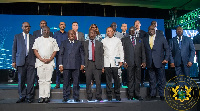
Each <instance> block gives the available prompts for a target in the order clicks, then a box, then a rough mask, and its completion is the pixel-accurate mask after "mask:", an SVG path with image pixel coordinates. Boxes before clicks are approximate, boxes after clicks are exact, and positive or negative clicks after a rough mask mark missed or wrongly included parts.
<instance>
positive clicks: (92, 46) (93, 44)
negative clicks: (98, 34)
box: [91, 40, 95, 61]
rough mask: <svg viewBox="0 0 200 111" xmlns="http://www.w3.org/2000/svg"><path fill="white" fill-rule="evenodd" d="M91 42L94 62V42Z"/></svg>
mask: <svg viewBox="0 0 200 111" xmlns="http://www.w3.org/2000/svg"><path fill="white" fill-rule="evenodd" d="M91 42H92V60H93V61H95V57H94V50H95V47H94V42H93V40H92V41H91Z"/></svg>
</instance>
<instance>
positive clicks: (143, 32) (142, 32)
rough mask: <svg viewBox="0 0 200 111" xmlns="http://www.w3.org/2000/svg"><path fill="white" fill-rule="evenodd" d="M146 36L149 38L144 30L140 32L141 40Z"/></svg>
mask: <svg viewBox="0 0 200 111" xmlns="http://www.w3.org/2000/svg"><path fill="white" fill-rule="evenodd" d="M146 36H147V33H146V32H145V31H144V30H140V31H139V37H140V38H142V39H143V38H144V37H146Z"/></svg>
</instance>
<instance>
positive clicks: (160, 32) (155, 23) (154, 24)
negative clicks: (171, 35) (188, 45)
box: [151, 21, 164, 35]
mask: <svg viewBox="0 0 200 111" xmlns="http://www.w3.org/2000/svg"><path fill="white" fill-rule="evenodd" d="M151 25H153V26H154V27H155V30H156V33H159V34H163V35H164V32H163V31H162V30H158V28H157V26H158V24H157V22H156V21H152V22H151Z"/></svg>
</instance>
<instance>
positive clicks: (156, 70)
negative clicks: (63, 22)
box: [143, 25, 169, 100]
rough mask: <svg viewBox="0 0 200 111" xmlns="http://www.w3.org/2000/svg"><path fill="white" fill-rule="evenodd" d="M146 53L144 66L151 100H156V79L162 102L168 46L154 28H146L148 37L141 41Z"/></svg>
mask: <svg viewBox="0 0 200 111" xmlns="http://www.w3.org/2000/svg"><path fill="white" fill-rule="evenodd" d="M143 42H144V46H145V53H146V66H147V69H148V73H149V77H150V78H149V80H150V81H149V85H150V96H151V99H155V98H156V78H157V80H158V84H157V85H158V92H159V95H160V99H161V100H164V87H165V84H166V78H165V65H166V64H167V63H168V60H169V45H168V43H167V40H166V39H165V37H164V36H163V35H162V34H156V31H155V29H154V26H153V25H151V26H149V28H148V35H147V36H146V37H145V38H144V39H143Z"/></svg>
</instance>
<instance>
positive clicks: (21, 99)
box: [16, 97, 25, 103]
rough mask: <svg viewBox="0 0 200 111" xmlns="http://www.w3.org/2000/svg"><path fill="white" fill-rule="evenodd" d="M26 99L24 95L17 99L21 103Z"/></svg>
mask: <svg viewBox="0 0 200 111" xmlns="http://www.w3.org/2000/svg"><path fill="white" fill-rule="evenodd" d="M24 101H25V98H24V97H22V98H20V99H19V100H17V102H16V103H21V102H24Z"/></svg>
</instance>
